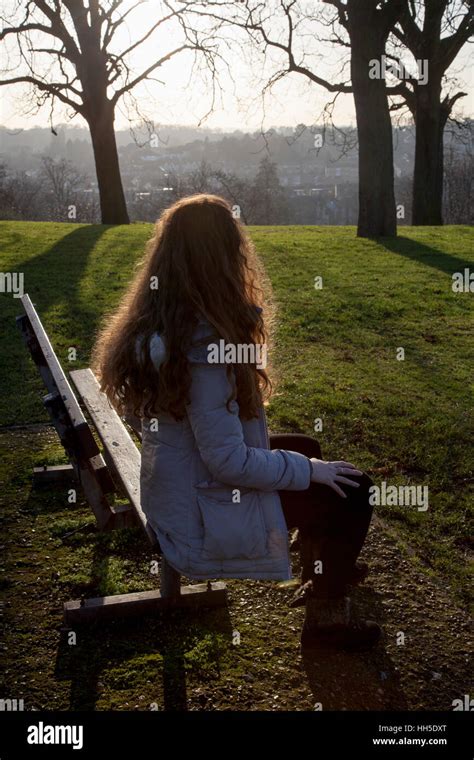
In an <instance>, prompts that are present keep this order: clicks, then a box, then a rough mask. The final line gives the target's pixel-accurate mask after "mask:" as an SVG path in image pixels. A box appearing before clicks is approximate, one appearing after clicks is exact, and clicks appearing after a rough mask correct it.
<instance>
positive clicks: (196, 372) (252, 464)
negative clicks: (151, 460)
mask: <svg viewBox="0 0 474 760" xmlns="http://www.w3.org/2000/svg"><path fill="white" fill-rule="evenodd" d="M190 358H191V357H190ZM190 371H191V389H190V396H189V404H188V406H187V414H188V419H189V422H190V425H191V428H192V430H193V434H194V438H195V440H196V444H197V447H198V449H199V453H200V455H201V458H202V460H203V462H204V464H205V465H206V467H207V468H208V469H209V471H210V472H211V473H212V475H213V477H214V478H215V479H216V480H219V481H220V482H222V483H226V484H228V485H233V486H236V487H238V486H239V485H241V486H242V487H244V488H256V489H259V490H261V491H276V490H286V491H301V490H304V489H306V488H308V486H309V484H310V479H311V462H310V461H309V459H308V457H306V456H304V455H303V454H300V453H298V452H296V451H285V450H283V449H274V450H271V451H270V450H269V449H264V448H255V447H252V446H247V445H246V443H245V441H244V435H243V429H242V424H241V422H240V419H239V405H238V403H237V401H231V402H230V404H229V409H227V406H226V402H227V399H228V398H229V396H230V394H231V385H230V382H229V379H228V377H227V373H226V367H225V365H224V364H208V363H207V362H202V361H196V360H194V361H193V359H192V358H191V362H190Z"/></svg>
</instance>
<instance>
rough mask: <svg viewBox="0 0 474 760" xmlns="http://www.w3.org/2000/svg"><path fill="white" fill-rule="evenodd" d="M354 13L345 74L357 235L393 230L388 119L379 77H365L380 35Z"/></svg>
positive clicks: (378, 55) (377, 56)
mask: <svg viewBox="0 0 474 760" xmlns="http://www.w3.org/2000/svg"><path fill="white" fill-rule="evenodd" d="M363 13H364V11H363V12H362V16H361V17H360V18H358V16H359V14H358V13H357V14H354V15H356V16H357V17H356V18H353V23H351V25H350V36H351V47H352V54H351V78H352V87H353V91H354V103H355V110H356V118H357V132H358V139H359V221H358V227H357V234H358V236H359V237H377V236H379V235H384V236H395V235H396V234H397V221H396V208H395V193H394V177H393V143H392V123H391V120H390V112H389V109H388V100H387V93H386V91H385V79H383V78H378V79H371V78H370V76H369V72H370V70H371V64H370V61H373V60H376V61H382V55H383V53H384V49H385V39H384V37H383V35H382V34H381V33H379V32H378V31H377V29H372V27H371V26H367V23H366V21H367V19H364V17H363Z"/></svg>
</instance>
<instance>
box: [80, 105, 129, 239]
mask: <svg viewBox="0 0 474 760" xmlns="http://www.w3.org/2000/svg"><path fill="white" fill-rule="evenodd" d="M88 122H89V128H90V133H91V138H92V147H93V150H94V160H95V168H96V174H97V183H98V185H99V196H100V210H101V217H102V224H129V223H130V219H129V217H128V212H127V206H126V203H125V195H124V192H123V186H122V178H121V176H120V165H119V159H118V152H117V142H116V139H115V130H114V109H113V107H112V105H111V104H109V103H107V105H104V106H103V107H102V108H101V109H100V110H98V111H94V112H92V113H91V114H90V116H89V118H88Z"/></svg>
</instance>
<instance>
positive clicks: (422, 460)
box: [0, 222, 474, 709]
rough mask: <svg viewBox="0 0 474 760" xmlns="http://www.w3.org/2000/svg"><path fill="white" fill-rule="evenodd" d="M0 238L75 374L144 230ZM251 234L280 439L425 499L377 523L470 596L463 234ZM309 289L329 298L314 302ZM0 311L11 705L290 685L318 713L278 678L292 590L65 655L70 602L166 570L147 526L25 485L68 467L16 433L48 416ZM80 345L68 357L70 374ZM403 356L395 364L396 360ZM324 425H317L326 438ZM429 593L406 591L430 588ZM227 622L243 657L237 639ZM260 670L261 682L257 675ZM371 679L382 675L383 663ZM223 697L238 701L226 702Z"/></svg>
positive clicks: (174, 698)
mask: <svg viewBox="0 0 474 760" xmlns="http://www.w3.org/2000/svg"><path fill="white" fill-rule="evenodd" d="M0 228H1V238H2V243H3V245H2V252H1V254H0V257H1V258H0V271H2V272H5V271H13V272H15V271H16V272H23V273H24V276H25V290H26V291H27V292H28V293H29V294H30V296H31V298H32V300H33V302H34V303H35V305H36V307H37V309H38V311H39V314H40V316H41V319H42V321H43V323H44V325H45V328H46V330H47V332H48V334H49V336H50V339H51V342H52V344H53V346H54V348H55V350H56V352H57V354H58V356H59V359H60V361H61V363H62V364H63V367H64V368H65V369H66V371H70V370H71V369H77V368H80V367H84V366H87V365H88V363H89V357H90V350H91V347H92V345H93V342H94V336H95V333H96V331H97V328H98V326H99V324H100V322H101V320H102V318H103V317H104V315H106V314H107V313H108V312H109V311H112V310H113V309H114V308H115V306H116V305H117V303H118V300H119V298H120V296H121V294H122V292H123V290H124V288H125V287H126V285H127V283H128V281H129V280H130V277H131V276H132V274H133V271H134V267H135V265H136V263H137V262H138V261H139V259H140V257H141V255H142V253H143V249H144V243H145V241H146V240H147V239H148V238H149V236H150V235H151V232H152V228H151V226H150V225H147V224H134V225H131V226H129V227H104V226H100V225H92V226H91V225H72V224H54V223H9V222H4V223H1V224H0ZM250 232H251V235H252V237H253V239H254V241H255V243H256V245H257V249H258V251H259V252H260V254H261V256H262V258H263V260H264V263H265V265H266V268H267V271H268V273H269V275H270V278H271V280H272V283H273V287H274V292H275V296H276V301H277V304H278V307H279V319H278V327H277V333H276V336H275V345H274V350H273V354H272V359H273V364H274V365H275V371H276V374H277V378H278V382H277V386H276V392H275V395H274V397H273V399H272V401H271V403H270V406H269V409H268V416H269V423H270V427H271V429H272V430H273V431H275V432H277V431H281V432H283V431H293V432H303V433H308V434H314V435H316V437H318V439H319V440H320V442H321V445H322V448H323V455H324V456H325V457H326V458H331V459H335V458H342V457H343V458H346V459H349V460H352V461H353V462H355V463H356V464H357V465H360V466H361V467H363V468H364V469H366V470H367V471H368V472H369V473H370V474H371V476H372V477H373V479H374V480H375V482H379V481H381V480H386V481H388V482H389V483H393V484H407V483H408V484H414V485H428V486H429V497H430V507H429V509H428V511H427V512H425V513H420V512H417V511H416V510H414V509H413V508H406V507H405V508H401V507H399V508H388V507H380V508H379V510H378V513H379V514H380V515H381V516H382V517H384V518H386V520H387V521H388V524H389V527H390V531H391V534H392V535H395V536H396V537H397V541H398V544H397V546H398V547H399V549H398V550H397V551H399V552H400V557H405V560H403V561H404V562H406V557H409V558H411V559H410V567H412V568H415V567H422V568H423V572H424V573H425V574H426V573H428V574H431V575H432V576H433V578H437V579H438V580H439V581H440V583H441V584H442V585H443V586H445V587H446V588H447V589H448V590H449V593H450V595H451V597H452V599H453V605H454V604H455V603H456V602H466V601H467V598H468V590H469V584H468V578H467V569H468V559H469V551H470V548H471V547H470V544H469V538H468V536H469V535H470V530H469V528H470V520H471V519H472V514H471V513H470V504H471V503H472V477H473V473H472V453H471V449H472V432H473V431H472V422H473V418H472V367H473V366H474V361H473V342H472V327H473V307H472V299H473V295H472V294H470V293H462V294H457V295H455V294H454V293H453V292H452V289H451V275H452V274H453V273H454V272H456V271H463V269H464V268H465V267H469V268H470V269H471V270H472V269H473V268H474V255H473V238H474V235H473V233H472V230H470V229H468V228H464V227H446V228H419V229H414V228H403V229H402V230H401V233H400V236H399V238H397V239H396V240H388V239H386V240H379V241H369V240H360V239H357V238H356V237H355V230H354V229H353V228H340V227H339V228H336V227H334V228H330V227H325V228H317V227H291V228H289V227H288V228H285V227H278V228H265V227H260V228H251V229H250ZM317 276H321V277H322V278H323V288H322V289H321V290H315V288H314V278H315V277H317ZM0 304H1V310H0V326H1V340H2V362H1V365H0V426H4V428H3V430H0V448H1V450H2V454H4V455H3V456H2V464H1V465H0V482H1V483H2V499H3V501H4V504H5V507H6V508H5V514H4V518H3V523H4V525H3V529H2V534H3V535H4V540H3V541H2V543H4V544H5V549H6V567H5V570H6V572H5V573H4V574H2V575H1V576H0V578H1V588H2V589H3V590H4V591H6V592H7V593H8V597H9V600H10V601H9V602H8V607H7V617H8V620H9V623H10V628H9V629H8V630H7V632H8V636H7V638H6V641H7V644H6V646H5V652H4V653H5V656H6V662H7V670H6V684H7V687H6V688H7V691H6V692H5V694H6V695H8V694H10V693H11V694H12V696H22V695H23V694H25V695H26V696H27V702H28V704H29V705H34V706H35V707H37V708H41V707H42V706H45V707H48V708H49V709H55V708H56V709H68V707H69V708H72V709H73V708H74V707H77V708H81V709H93V708H94V707H95V708H96V709H107V708H110V709H129V708H130V709H132V708H135V709H150V705H151V704H154V703H155V701H156V704H157V705H160V709H162V706H163V705H164V706H165V708H166V707H168V708H169V707H171V708H172V707H173V706H180V705H181V706H182V704H183V693H182V686H183V678H184V677H185V676H186V680H187V682H188V686H189V687H190V688H191V687H196V688H194V691H193V692H192V694H193V697H192V701H193V704H194V705H195V706H196V707H197V709H201V708H204V707H206V709H207V708H208V707H209V706H210V707H211V709H212V704H213V702H212V700H215V702H216V705H218V706H219V705H223V706H225V707H226V709H227V708H228V707H229V706H230V708H231V709H232V705H233V704H237V703H238V704H239V705H240V707H241V709H242V706H243V709H252V705H255V704H258V705H261V706H263V707H264V709H269V706H272V709H274V705H273V694H274V690H275V688H278V687H276V686H275V684H279V683H280V680H281V678H282V677H283V676H282V673H284V683H285V690H283V692H282V694H281V695H280V696H281V701H280V702H279V704H280V705H281V706H285V705H286V706H287V708H289V709H295V707H296V706H298V705H299V704H300V703H301V700H303V699H308V695H307V694H306V693H305V694H306V696H304V694H303V692H300V691H299V689H300V686H301V678H302V676H301V673H299V672H296V671H295V672H293V671H292V672H291V673H290V672H289V671H288V667H287V663H288V662H289V661H293V660H294V659H295V657H296V655H295V653H294V651H293V650H294V646H295V637H296V636H297V631H298V630H299V626H300V624H301V621H300V618H299V617H298V616H299V614H300V611H299V610H296V611H288V610H285V607H284V601H283V602H282V601H281V599H282V598H283V597H284V596H285V594H288V591H287V590H285V589H284V588H283V587H282V588H280V587H279V586H278V585H277V584H265V583H260V582H255V583H252V584H247V583H246V582H241V581H231V582H229V584H228V586H229V589H230V594H231V599H232V602H231V613H232V617H233V621H232V623H231V622H230V621H229V619H228V618H226V616H225V614H224V613H222V614H221V613H220V612H219V611H215V612H210V613H209V614H206V615H205V616H202V615H201V614H199V613H197V614H195V615H194V616H193V615H191V616H189V615H182V614H180V613H176V614H173V615H172V616H171V617H168V618H167V620H166V621H163V620H161V619H159V620H156V619H155V620H153V619H152V620H150V621H146V620H143V621H136V622H131V623H127V624H125V623H122V624H118V625H115V624H110V625H107V626H105V627H100V628H97V627H93V628H92V629H90V630H88V631H87V632H85V631H84V632H81V633H80V635H79V637H78V642H77V645H76V646H70V645H69V644H70V642H69V643H68V642H67V641H66V639H65V636H66V634H65V633H64V632H63V633H61V629H60V626H61V623H60V610H61V605H62V603H63V601H64V600H65V599H68V598H78V597H79V596H81V595H86V596H94V595H99V594H100V595H101V594H111V593H117V592H121V593H125V592H128V591H139V590H143V589H148V588H152V587H153V586H155V585H156V583H157V579H156V577H154V576H153V575H151V574H150V561H152V560H153V559H155V558H156V557H155V556H154V555H153V553H152V552H151V551H150V549H149V547H148V545H147V543H146V541H145V540H144V538H143V537H142V536H141V535H140V533H139V532H138V531H133V530H132V531H130V530H128V531H116V532H115V533H113V534H100V533H98V532H97V531H96V529H95V527H94V520H93V517H92V514H91V511H90V509H89V508H88V505H87V504H86V502H85V500H84V499H83V497H82V495H80V496H79V498H78V502H77V504H74V505H71V504H69V503H68V502H67V498H66V493H65V490H64V488H63V487H57V488H50V489H37V490H33V488H32V484H31V472H32V468H33V466H34V465H38V464H46V463H50V464H51V463H62V462H65V461H66V459H65V456H64V452H63V451H62V449H61V446H60V444H59V442H58V440H57V437H56V434H55V432H54V430H51V429H49V428H40V429H37V428H31V427H26V428H24V429H16V428H13V429H9V426H14V425H18V424H20V425H21V424H23V425H26V426H28V425H30V424H31V423H41V422H46V421H48V416H47V414H46V412H45V410H44V408H43V406H42V402H41V398H42V396H43V395H44V393H45V390H44V387H43V385H42V383H41V380H40V379H39V377H38V374H37V371H36V369H35V367H34V365H33V364H32V361H31V359H30V358H29V354H28V352H27V350H26V348H25V346H24V345H23V341H22V339H21V335H20V333H19V331H18V329H17V327H16V325H15V316H17V315H18V314H20V313H21V311H22V309H21V304H20V303H19V301H18V300H17V299H14V298H13V297H12V296H11V295H8V294H0ZM71 347H74V348H75V349H76V351H77V361H76V362H71V361H68V350H69V349H70V348H71ZM399 347H403V348H404V350H405V360H404V361H397V358H396V351H397V348H399ZM316 418H322V420H323V430H322V431H321V432H318V433H314V432H313V427H314V420H315V419H316ZM368 551H369V557H368V558H369V561H370V559H371V557H370V547H369V549H368ZM383 562H385V557H384V559H383ZM383 562H382V564H383ZM379 566H380V565H379ZM390 567H391V568H392V567H394V566H393V559H392V565H391V566H390ZM390 572H392V570H391V571H390ZM394 572H395V574H396V573H397V572H398V571H397V570H396V568H395V570H394ZM397 578H398V575H397ZM396 582H397V583H399V581H398V580H397V581H396ZM283 585H284V584H283ZM424 585H425V584H424V582H422V583H421V585H419V587H418V586H417V587H416V592H415V590H413V593H414V594H416V595H417V594H418V593H420V594H421V593H422V592H423V588H424ZM25 595H26V596H25ZM26 600H27V603H26ZM282 605H283V606H282ZM249 606H250V608H251V609H252V610H253V612H251V613H248V610H249ZM249 614H250V615H251V616H250V617H249ZM235 621H236V622H235ZM289 623H292V624H293V625H289ZM236 624H237V625H238V630H239V632H240V633H241V635H242V644H241V645H239V646H233V644H232V631H233V627H234V626H235V625H236ZM396 625H399V624H398V622H396ZM397 630H398V628H397ZM282 636H283V637H284V638H283V639H282V638H281V637H282ZM111 642H113V646H111ZM280 644H281V651H280V650H279V649H278V646H277V645H280ZM430 646H431V644H430ZM395 649H396V648H395ZM281 657H286V660H283V659H279V658H281ZM284 662H285V663H286V664H283V663H284ZM377 662H378V661H377ZM377 662H376V666H377ZM251 663H253V664H254V665H255V668H257V670H256V671H255V673H254V675H250V674H248V670H249V667H250V664H251ZM378 668H379V670H386V669H387V666H386V664H383V662H380V663H378ZM280 671H281V672H280ZM247 675H248V678H249V679H252V678H255V683H256V686H255V690H256V691H257V692H258V695H257V696H258V700H257V701H255V699H253V698H252V699H251V698H250V697H249V700H248V701H246V697H241V696H239V695H240V689H241V684H242V683H244V687H243V688H244V692H242V693H245V690H246V689H251V688H254V687H252V683H251V682H250V685H249V683H247V682H246V681H245V679H246V677H247ZM328 677H329V678H330V679H331V678H332V676H331V673H329V676H328ZM319 679H320V674H318V676H317V681H318V682H319ZM246 683H247V685H246V686H245V684H246ZM206 684H213V685H212V696H210V697H209V689H207V691H206V694H207V696H206V694H204V693H201V691H200V689H201V686H203V685H204V686H203V688H204V690H206ZM231 687H232V688H234V687H235V689H237V691H236V692H232V694H231V693H230V691H229V690H230V689H231ZM358 688H359V687H358V686H357V689H358ZM413 688H415V687H413ZM456 688H457V687H456ZM459 688H461V687H459ZM463 688H464V687H463ZM265 689H269V690H271V691H268V693H267V692H266V691H265ZM286 692H287V693H288V696H287V699H288V701H286V702H285V701H283V700H284V699H286V697H285V693H286ZM3 693H4V692H3V691H2V696H3ZM7 693H8V694H7ZM234 693H235V697H234V696H233V694H234ZM457 693H458V691H456V694H457ZM459 693H464V691H462V689H461V691H460V692H459ZM282 695H283V696H282ZM234 698H235V700H240V701H238V702H234V701H233V700H234ZM206 700H208V701H206ZM304 704H305V705H308V704H309V709H311V703H310V702H309V703H308V702H304ZM152 709H153V708H152ZM193 709H194V708H193ZM306 709H307V708H306Z"/></svg>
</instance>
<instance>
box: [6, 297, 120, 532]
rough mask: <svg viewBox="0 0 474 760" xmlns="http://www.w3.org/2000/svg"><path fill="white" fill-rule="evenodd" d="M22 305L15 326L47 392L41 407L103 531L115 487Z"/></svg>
mask: <svg viewBox="0 0 474 760" xmlns="http://www.w3.org/2000/svg"><path fill="white" fill-rule="evenodd" d="M21 301H22V304H23V308H24V310H25V314H24V315H23V316H21V317H18V319H17V322H18V324H19V327H20V328H21V331H22V333H23V337H24V339H25V342H26V345H27V347H28V348H29V350H30V352H31V356H32V358H33V361H34V362H35V364H36V366H37V367H38V369H39V371H40V374H41V377H42V379H43V382H44V384H45V386H46V388H47V390H48V394H47V395H46V396H45V397H44V399H43V402H44V405H45V407H46V409H47V410H48V413H49V415H50V417H51V421H52V423H53V425H54V427H55V428H56V432H57V433H58V436H59V439H60V441H61V443H62V445H63V447H64V450H65V452H66V454H67V455H68V457H69V460H70V463H71V466H72V468H73V470H74V472H75V474H76V477H77V479H78V480H79V481H80V483H81V486H82V487H83V489H84V492H85V495H86V498H87V500H88V501H89V504H90V505H91V507H92V510H93V512H94V514H95V517H96V520H97V524H98V526H99V528H100V529H102V530H104V529H106V528H108V527H110V526H109V523H110V524H112V523H113V521H114V520H115V516H114V514H113V513H112V512H111V509H110V504H109V502H108V500H107V497H106V494H108V493H113V491H114V490H115V485H114V483H113V480H112V478H111V477H110V473H109V472H108V470H107V468H106V465H105V462H104V460H103V458H102V456H101V454H100V451H99V447H98V445H97V442H96V440H95V438H94V436H93V434H92V431H91V429H90V427H89V425H88V423H87V420H86V418H85V417H84V415H83V413H82V410H81V408H80V406H79V404H78V402H77V399H76V397H75V395H74V392H73V390H72V388H71V386H70V385H69V382H68V380H67V378H66V375H65V374H64V372H63V370H62V367H61V365H60V363H59V361H58V359H57V356H56V354H55V353H54V350H53V348H52V346H51V343H50V341H49V338H48V336H47V334H46V331H45V329H44V327H43V325H42V324H41V321H40V319H39V317H38V315H37V313H36V311H35V308H34V306H33V304H32V303H31V300H30V298H29V296H28V295H25V296H23V298H22V299H21ZM111 521H112V522H111Z"/></svg>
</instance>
